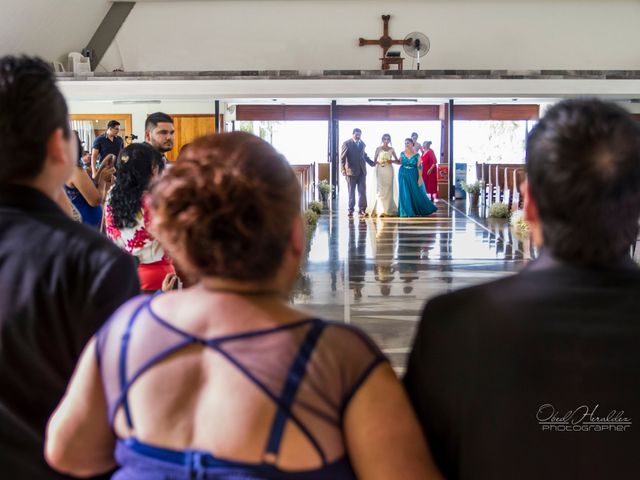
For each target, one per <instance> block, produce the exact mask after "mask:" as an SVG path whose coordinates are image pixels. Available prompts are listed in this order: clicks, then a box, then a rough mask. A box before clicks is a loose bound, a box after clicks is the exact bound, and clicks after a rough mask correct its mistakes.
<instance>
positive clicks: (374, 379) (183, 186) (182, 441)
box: [46, 132, 439, 480]
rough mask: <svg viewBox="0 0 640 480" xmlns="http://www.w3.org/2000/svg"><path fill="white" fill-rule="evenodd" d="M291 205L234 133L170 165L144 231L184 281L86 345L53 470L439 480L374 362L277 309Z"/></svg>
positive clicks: (292, 198)
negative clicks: (189, 283)
mask: <svg viewBox="0 0 640 480" xmlns="http://www.w3.org/2000/svg"><path fill="white" fill-rule="evenodd" d="M300 195H301V190H300V185H299V183H298V181H297V179H296V176H295V174H294V173H293V171H292V170H291V168H290V167H289V165H288V163H287V161H286V159H285V158H284V157H282V156H281V155H280V154H278V153H277V152H276V151H275V150H274V149H273V148H272V147H271V146H270V145H269V144H268V143H266V142H264V141H262V140H260V139H259V138H257V137H254V136H252V135H249V134H247V133H242V132H234V133H225V134H218V135H212V136H208V137H203V138H200V139H198V140H196V141H195V142H194V143H193V144H192V145H191V146H189V147H188V148H187V149H186V151H184V152H183V153H182V155H181V156H180V157H179V159H178V161H177V163H176V165H175V166H174V167H173V168H172V169H171V170H169V172H167V173H166V174H165V175H164V176H163V177H162V178H161V179H160V181H159V182H158V183H157V184H156V185H155V187H154V189H153V201H152V205H153V208H152V224H153V226H154V232H156V233H157V235H158V238H160V239H161V240H162V242H163V244H164V245H165V246H166V247H167V248H168V250H169V251H170V253H171V255H172V256H173V257H174V258H175V259H176V261H177V262H178V264H179V265H180V266H181V268H183V269H184V270H186V271H187V272H188V273H190V275H191V277H192V278H196V279H197V280H198V282H197V284H196V285H194V286H193V287H191V288H188V289H186V290H180V291H174V292H170V293H167V294H164V295H159V296H154V297H139V298H136V299H135V300H133V301H131V302H129V303H126V304H125V305H124V306H123V307H122V308H121V309H120V310H119V311H118V313H117V314H115V315H114V316H113V317H112V319H111V321H110V322H109V325H108V326H106V327H105V328H104V329H102V330H101V331H100V333H99V334H98V335H97V336H96V339H95V340H93V341H92V342H91V343H90V344H89V346H88V347H87V349H86V351H85V353H84V357H83V359H82V360H81V361H80V363H79V365H78V370H77V373H76V375H75V378H74V380H73V381H72V383H71V385H70V387H69V390H68V392H67V396H66V397H65V399H64V400H63V402H62V403H61V404H60V406H59V408H58V410H57V412H56V414H55V415H54V416H53V417H52V419H51V422H50V424H49V430H48V437H47V449H46V454H47V458H48V461H49V462H50V463H51V465H53V466H54V467H55V468H57V469H59V470H60V471H63V472H66V473H71V474H75V475H90V474H95V473H99V472H102V471H106V470H109V469H111V468H113V467H114V466H115V465H116V463H117V464H119V465H120V467H121V469H120V470H119V471H118V472H117V473H116V474H115V476H114V478H116V479H127V478H136V479H152V478H172V479H176V480H177V479H190V478H211V479H213V478H216V479H239V478H247V479H249V478H252V479H260V478H264V479H293V478H295V479H320V478H322V479H325V478H326V479H353V478H356V476H357V477H358V478H365V479H369V478H371V479H389V478H402V479H427V478H439V474H438V473H437V471H435V470H434V467H433V464H432V462H431V461H430V458H429V456H428V453H427V448H426V445H425V443H424V439H423V438H422V435H421V433H420V428H419V426H418V424H417V422H416V420H415V416H414V413H413V411H412V409H411V406H410V405H409V401H408V399H407V397H406V394H405V393H404V391H403V389H402V387H401V384H400V383H399V382H398V380H397V379H396V376H395V374H394V372H393V370H392V369H391V367H390V365H389V362H388V361H387V360H386V359H385V357H384V356H383V355H382V353H381V352H380V350H378V348H377V347H376V346H375V345H374V344H373V343H372V342H371V340H370V339H369V338H367V337H366V335H364V334H363V333H362V332H361V331H360V330H358V329H356V328H354V327H351V326H347V325H344V324H341V323H335V322H329V321H326V320H323V319H320V318H314V317H310V316H309V315H308V314H306V313H304V312H302V311H299V310H295V309H294V308H292V307H291V305H290V304H289V303H288V301H287V299H288V295H289V292H290V290H291V288H292V286H293V284H294V282H295V279H296V276H297V272H298V268H299V265H300V260H301V257H302V253H303V250H304V240H303V231H304V228H303V220H302V216H301V212H300V201H299V199H300ZM123 362H125V363H123ZM125 364H126V368H125V369H123V368H122V366H123V365H125Z"/></svg>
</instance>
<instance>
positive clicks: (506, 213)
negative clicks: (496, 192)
mask: <svg viewBox="0 0 640 480" xmlns="http://www.w3.org/2000/svg"><path fill="white" fill-rule="evenodd" d="M510 216H511V210H509V205H507V204H506V203H502V202H498V203H494V204H493V205H491V206H490V207H489V217H490V218H509V217H510Z"/></svg>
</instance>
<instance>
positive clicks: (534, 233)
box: [520, 180, 544, 247]
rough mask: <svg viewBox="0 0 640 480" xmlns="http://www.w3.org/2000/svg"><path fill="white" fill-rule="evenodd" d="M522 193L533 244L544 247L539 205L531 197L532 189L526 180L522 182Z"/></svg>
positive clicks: (525, 217)
mask: <svg viewBox="0 0 640 480" xmlns="http://www.w3.org/2000/svg"><path fill="white" fill-rule="evenodd" d="M520 191H521V192H522V194H523V195H524V206H523V210H524V215H523V216H524V219H525V220H526V221H527V222H528V223H529V231H530V232H531V240H532V241H533V243H534V244H535V245H536V246H538V247H542V246H543V244H544V235H543V233H542V222H541V221H540V212H539V211H538V205H537V204H536V201H535V200H534V198H533V196H532V195H531V188H529V183H528V182H527V181H526V180H525V181H524V182H522V187H521V188H520Z"/></svg>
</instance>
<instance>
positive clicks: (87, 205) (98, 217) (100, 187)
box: [64, 131, 116, 228]
mask: <svg viewBox="0 0 640 480" xmlns="http://www.w3.org/2000/svg"><path fill="white" fill-rule="evenodd" d="M73 133H74V136H75V137H76V138H77V141H78V146H79V147H80V146H81V143H80V139H79V138H78V134H77V132H75V131H74V132H73ZM114 160H115V157H114V156H113V155H107V156H106V157H105V158H104V159H103V161H102V162H101V164H100V168H99V169H98V172H97V174H96V183H97V185H96V184H94V183H93V180H92V179H91V177H90V176H89V174H88V173H87V172H86V171H85V169H84V168H83V166H82V160H81V159H78V164H77V166H76V168H74V169H73V173H72V175H71V178H70V179H69V181H68V182H67V183H66V184H65V186H64V191H65V193H66V194H67V197H69V200H70V201H71V203H72V204H73V206H74V207H75V208H76V210H77V211H78V212H79V214H80V217H81V219H82V220H81V221H82V223H84V224H85V225H88V226H90V227H93V228H100V224H101V223H102V201H103V198H104V193H105V192H106V190H107V189H108V187H109V185H110V184H111V181H112V179H113V174H114V173H115V171H116V170H115V168H114V164H115V163H114Z"/></svg>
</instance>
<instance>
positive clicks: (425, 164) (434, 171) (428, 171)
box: [421, 141, 438, 201]
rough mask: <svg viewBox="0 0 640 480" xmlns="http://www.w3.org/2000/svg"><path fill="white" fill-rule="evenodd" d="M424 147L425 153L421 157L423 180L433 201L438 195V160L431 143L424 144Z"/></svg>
mask: <svg viewBox="0 0 640 480" xmlns="http://www.w3.org/2000/svg"><path fill="white" fill-rule="evenodd" d="M423 147H424V153H423V154H422V157H421V159H422V179H423V180H424V186H425V187H426V189H427V193H428V194H429V197H430V198H431V200H432V201H433V199H434V198H435V197H436V196H437V195H438V160H436V154H435V153H434V152H433V150H431V142H429V141H426V142H424V144H423Z"/></svg>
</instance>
